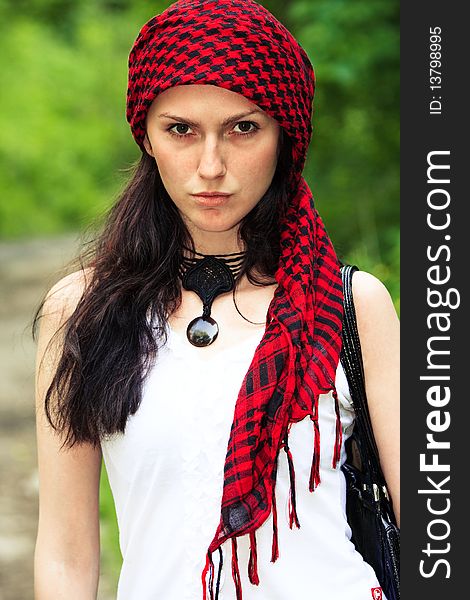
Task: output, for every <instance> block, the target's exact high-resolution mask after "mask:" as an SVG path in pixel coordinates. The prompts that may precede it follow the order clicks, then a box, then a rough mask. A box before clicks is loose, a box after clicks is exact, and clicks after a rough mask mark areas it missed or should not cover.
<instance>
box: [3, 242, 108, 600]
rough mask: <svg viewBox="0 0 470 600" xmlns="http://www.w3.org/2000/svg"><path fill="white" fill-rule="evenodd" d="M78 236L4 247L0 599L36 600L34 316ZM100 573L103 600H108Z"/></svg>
mask: <svg viewBox="0 0 470 600" xmlns="http://www.w3.org/2000/svg"><path fill="white" fill-rule="evenodd" d="M76 248H77V238H76V237H74V236H69V237H61V238H55V239H46V240H32V241H27V242H15V243H6V242H0V600H32V599H33V553H34V543H35V537H36V528H37V506H38V477H37V468H36V438H35V426H34V384H33V378H34V356H35V345H34V344H33V342H32V339H31V334H30V322H31V319H32V315H33V314H34V311H35V309H36V307H37V306H38V304H39V301H40V299H41V297H42V295H43V294H44V292H45V291H46V290H47V289H48V288H49V287H50V286H51V285H52V284H53V283H55V282H56V281H57V280H58V279H59V278H60V273H61V269H62V267H63V266H64V265H65V264H66V263H67V262H68V261H69V260H70V258H71V257H72V256H73V255H74V253H75V251H76ZM109 587H110V586H109V583H107V574H106V573H102V577H101V581H100V593H99V599H100V600H111V598H112V596H111V595H110V592H109Z"/></svg>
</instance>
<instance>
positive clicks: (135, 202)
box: [33, 128, 292, 447]
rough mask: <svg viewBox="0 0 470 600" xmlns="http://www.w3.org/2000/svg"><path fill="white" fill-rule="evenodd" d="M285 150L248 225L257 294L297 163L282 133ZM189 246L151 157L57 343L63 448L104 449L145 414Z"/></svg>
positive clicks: (96, 251) (55, 417)
mask: <svg viewBox="0 0 470 600" xmlns="http://www.w3.org/2000/svg"><path fill="white" fill-rule="evenodd" d="M280 144H281V146H280V152H279V158H278V162H277V167H276V171H275V174H274V177H273V180H272V182H271V185H270V187H269V189H268V190H267V192H266V194H265V195H264V196H263V197H262V198H261V200H260V201H259V202H258V204H257V205H256V206H255V207H254V208H253V209H252V210H251V211H250V213H249V214H247V215H246V216H245V218H244V219H243V221H242V222H241V224H240V228H239V236H240V239H241V240H243V242H244V246H245V248H246V250H247V253H246V258H245V260H244V263H243V266H242V270H241V273H240V274H239V276H238V278H237V283H238V282H239V280H240V278H241V276H242V275H243V274H244V273H245V274H246V276H247V278H248V279H249V281H250V282H251V283H253V284H255V285H268V284H270V283H274V281H275V279H274V274H275V271H276V269H277V266H278V262H279V254H280V244H279V222H280V220H281V218H282V216H283V215H284V213H285V211H286V209H287V206H288V200H289V199H288V194H287V190H286V175H287V174H288V173H289V172H290V169H291V161H292V158H291V157H292V155H291V152H292V145H291V142H290V139H289V137H288V136H287V135H286V134H285V133H284V132H283V130H282V128H281V138H280ZM183 246H187V247H189V248H192V249H193V250H194V249H195V248H194V244H193V240H192V238H191V236H190V234H189V232H188V230H187V228H186V226H185V225H184V222H183V220H182V218H181V216H180V214H179V212H178V209H177V208H176V206H175V204H174V203H173V201H172V200H171V198H170V196H169V195H168V193H167V191H166V189H165V187H164V186H163V183H162V180H161V178H160V175H159V172H158V169H157V167H156V164H155V160H154V158H152V157H151V156H149V155H148V154H147V153H146V152H143V153H142V157H141V158H140V161H139V162H138V163H137V165H136V166H135V168H134V172H133V175H132V177H131V178H130V180H129V182H128V184H127V186H126V187H125V189H124V190H123V192H122V193H121V195H120V196H119V198H118V200H117V202H116V203H115V204H114V206H113V207H112V209H111V210H110V212H109V214H108V217H107V219H106V222H105V226H104V228H103V230H102V233H101V234H100V235H99V236H98V237H97V239H96V240H95V242H94V243H93V246H92V248H91V251H90V249H89V250H88V253H87V255H86V257H87V258H86V260H83V261H82V263H81V264H82V265H83V268H90V269H89V271H90V273H91V275H90V280H89V282H88V283H87V284H86V286H85V288H84V291H83V293H82V296H81V298H80V300H79V302H78V304H77V306H76V308H75V310H74V312H73V313H72V315H71V316H70V317H69V318H68V319H67V320H66V321H65V323H64V324H63V326H62V327H61V328H60V329H59V331H58V332H57V333H56V334H55V335H56V336H57V335H59V333H60V335H61V336H62V346H61V354H60V358H59V360H58V363H57V368H56V371H55V374H54V376H53V379H52V382H51V384H50V386H49V388H48V390H47V392H46V396H45V400H44V407H45V413H46V416H47V419H48V421H49V423H50V424H51V426H52V427H53V428H54V429H55V430H56V431H59V432H61V433H62V434H64V445H66V446H69V447H71V446H73V445H74V444H75V443H82V442H90V443H92V444H93V445H98V444H99V442H100V440H101V439H102V438H103V437H104V436H106V435H110V434H113V433H117V432H124V430H125V426H126V422H127V419H128V417H129V416H130V415H133V414H134V413H135V412H136V411H137V409H138V408H139V404H140V401H141V397H142V385H143V382H144V379H145V377H146V375H147V373H148V371H149V369H150V367H151V366H152V364H153V361H154V359H155V357H156V355H157V352H158V349H159V347H160V346H159V344H162V343H163V344H164V343H166V327H165V323H166V320H167V319H168V317H169V316H170V315H171V314H172V313H173V311H174V310H176V309H177V308H178V307H179V305H180V303H181V288H180V283H179V280H178V271H179V267H180V265H181V259H182V255H183ZM255 268H256V271H257V272H258V273H259V274H261V277H260V276H259V275H256V274H255V273H254V272H253V271H254V269H255ZM43 305H44V301H43V302H42V304H41V306H40V307H39V309H38V311H37V313H36V315H35V317H34V325H33V332H35V331H36V328H37V327H36V326H37V323H38V320H39V318H40V315H41V312H42V308H43ZM53 339H54V338H53Z"/></svg>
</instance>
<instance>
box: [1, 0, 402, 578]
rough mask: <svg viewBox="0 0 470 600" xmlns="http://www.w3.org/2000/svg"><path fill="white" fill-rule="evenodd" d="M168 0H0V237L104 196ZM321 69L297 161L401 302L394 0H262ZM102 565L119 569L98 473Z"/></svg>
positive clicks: (125, 159)
mask: <svg viewBox="0 0 470 600" xmlns="http://www.w3.org/2000/svg"><path fill="white" fill-rule="evenodd" d="M169 4H170V2H168V1H163V0H154V1H152V2H149V1H148V0H132V1H131V0H80V2H73V1H72V0H69V1H67V0H28V1H26V0H0V24H1V25H0V68H1V72H2V85H1V86H0V103H1V107H2V110H1V111H0V130H1V132H2V135H1V137H0V161H1V165H2V169H1V171H0V187H1V190H2V193H1V196H0V238H4V239H5V238H14V237H17V238H18V237H22V236H39V235H41V236H42V235H51V234H54V233H59V232H63V231H66V230H76V229H82V228H83V227H84V226H86V225H88V224H89V223H90V222H92V221H93V220H94V219H96V218H97V217H99V216H100V215H101V214H102V213H103V212H104V211H105V210H106V208H107V207H109V206H110V204H111V203H112V202H113V200H114V198H115V197H116V194H117V193H118V190H119V189H120V187H121V186H122V184H123V182H124V180H125V177H126V175H125V170H126V169H127V168H128V167H129V166H130V165H131V164H132V163H133V162H134V161H135V159H136V158H137V157H138V153H139V150H138V149H137V146H136V145H135V143H134V141H133V140H132V137H131V135H130V132H129V128H128V124H127V122H126V119H125V92H126V83H127V82H126V79H127V57H128V53H129V50H130V48H131V46H132V43H133V41H134V39H135V37H136V36H137V33H138V31H139V29H140V27H141V25H142V24H143V23H144V22H145V21H147V20H148V19H149V18H150V17H151V16H153V15H154V14H156V13H158V12H160V11H161V10H163V9H165V8H166V7H167V6H168V5H169ZM261 4H263V5H265V6H266V7H267V8H268V9H270V10H271V11H272V12H273V13H274V14H275V15H276V16H277V17H278V18H279V19H281V21H282V22H284V24H285V25H286V26H287V27H288V28H289V29H290V30H291V31H292V32H293V33H294V35H295V36H296V37H297V39H299V41H300V43H301V44H302V46H303V47H304V48H305V49H306V51H307V52H308V54H309V56H310V58H311V60H312V63H313V65H314V68H315V72H316V79H317V91H316V96H315V107H314V135H313V139H312V144H311V147H310V152H309V160H308V161H307V165H306V168H305V173H304V174H305V176H306V178H307V180H308V182H309V184H310V186H311V188H312V190H313V193H314V195H315V198H316V204H317V207H318V209H319V211H320V214H321V215H322V217H323V220H324V221H325V223H326V226H327V229H328V231H329V233H330V235H331V237H332V239H333V241H334V244H335V247H336V249H337V252H338V254H339V256H340V258H341V259H342V260H344V261H345V262H353V263H355V264H357V265H358V266H359V267H360V268H361V269H363V270H366V271H370V272H372V273H374V274H375V275H376V276H377V277H379V278H380V279H381V280H382V281H384V283H385V284H386V285H387V287H388V289H389V290H390V292H391V294H392V297H393V298H394V301H395V303H396V306H397V308H398V307H399V258H400V252H399V4H398V0H355V1H354V2H351V0H291V1H287V0H283V1H281V0H277V1H275V0H272V1H269V0H264V1H262V2H261ZM101 515H102V536H103V556H104V561H103V564H104V568H105V569H109V570H110V571H111V572H113V573H114V575H116V574H117V572H118V570H119V563H120V558H119V550H118V548H117V530H116V524H115V515H114V507H113V501H112V497H111V494H110V490H109V485H108V482H107V480H106V475H105V474H103V477H102V485H101Z"/></svg>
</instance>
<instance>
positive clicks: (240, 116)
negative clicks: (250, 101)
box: [158, 109, 263, 127]
mask: <svg viewBox="0 0 470 600" xmlns="http://www.w3.org/2000/svg"><path fill="white" fill-rule="evenodd" d="M254 114H259V115H263V112H262V111H261V110H257V109H255V110H251V111H250V112H244V113H239V114H238V115H233V116H231V117H228V119H225V120H224V121H222V126H226V125H230V124H232V123H234V122H235V121H239V120H240V119H243V118H244V117H249V116H250V115H254ZM158 116H159V117H168V118H169V119H174V120H175V121H182V122H183V123H187V124H188V125H191V126H192V127H199V125H200V123H197V122H196V121H191V120H190V119H187V118H185V117H178V116H177V115H170V113H167V112H164V113H161V114H160V115H158Z"/></svg>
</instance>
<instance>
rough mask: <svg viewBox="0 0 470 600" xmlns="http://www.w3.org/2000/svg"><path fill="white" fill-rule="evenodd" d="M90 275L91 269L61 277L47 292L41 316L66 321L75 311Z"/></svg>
mask: <svg viewBox="0 0 470 600" xmlns="http://www.w3.org/2000/svg"><path fill="white" fill-rule="evenodd" d="M92 273H93V270H92V269H91V268H86V269H80V270H79V271H74V272H73V273H70V274H69V275H66V276H65V277H62V279H60V280H59V281H58V282H57V283H56V284H54V285H53V286H52V287H51V289H50V290H49V291H48V292H47V295H46V298H45V300H44V305H43V310H42V316H43V317H45V318H48V319H51V320H54V321H63V320H65V319H67V318H68V317H69V316H70V315H71V314H72V313H73V311H74V310H75V308H76V306H77V304H78V302H79V301H80V298H81V297H82V295H83V292H84V291H85V289H86V287H87V285H88V284H89V283H90V281H91V277H92Z"/></svg>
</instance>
